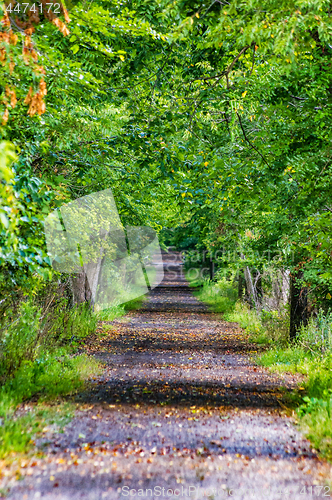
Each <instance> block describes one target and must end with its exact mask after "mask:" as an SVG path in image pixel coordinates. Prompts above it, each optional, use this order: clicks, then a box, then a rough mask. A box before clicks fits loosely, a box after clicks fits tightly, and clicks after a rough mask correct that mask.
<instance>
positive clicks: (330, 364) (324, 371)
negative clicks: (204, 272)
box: [191, 279, 332, 461]
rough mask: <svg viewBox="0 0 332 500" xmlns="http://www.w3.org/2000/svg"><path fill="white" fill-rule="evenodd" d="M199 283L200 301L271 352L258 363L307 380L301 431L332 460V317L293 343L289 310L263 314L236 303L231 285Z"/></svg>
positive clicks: (295, 397)
mask: <svg viewBox="0 0 332 500" xmlns="http://www.w3.org/2000/svg"><path fill="white" fill-rule="evenodd" d="M197 284H199V285H201V287H200V289H199V290H197V291H196V292H195V295H196V297H197V298H198V299H199V300H202V301H203V302H205V303H206V304H208V305H209V306H210V307H211V309H212V310H213V311H215V312H220V313H222V315H223V320H226V321H230V322H236V323H238V324H239V325H240V326H241V328H244V329H245V330H246V332H247V334H248V341H249V342H254V343H256V344H261V345H264V346H265V347H266V349H265V350H264V352H263V353H260V354H259V355H258V356H257V358H256V362H257V363H258V364H260V365H261V366H265V367H267V368H269V369H270V370H272V371H275V372H280V373H282V372H283V373H285V372H288V373H293V374H295V373H299V374H302V375H303V381H302V383H301V387H300V388H299V389H296V390H295V391H294V393H293V394H292V395H291V399H290V400H292V401H293V402H295V403H297V410H296V412H297V415H298V424H299V427H300V428H301V429H302V431H303V432H304V434H305V435H306V437H307V438H308V439H309V440H310V441H311V443H312V444H313V446H314V447H315V449H316V450H318V451H319V452H320V453H321V454H322V456H324V457H325V458H326V459H328V460H330V461H332V333H331V332H332V313H331V312H328V313H325V314H324V313H323V312H322V311H321V312H319V314H318V316H317V317H316V318H311V319H310V320H309V322H308V325H307V326H305V327H302V329H301V331H300V332H299V335H298V338H297V339H296V341H295V342H290V340H289V335H288V330H289V314H288V310H287V308H285V310H283V311H264V310H263V311H261V312H259V313H258V312H257V311H255V310H253V309H250V308H249V307H248V306H247V305H246V304H244V303H242V302H240V301H238V300H236V290H235V289H234V286H233V284H232V283H231V282H230V281H226V280H225V279H222V280H220V281H217V282H210V281H201V282H191V285H192V286H195V285H197ZM299 394H301V396H299Z"/></svg>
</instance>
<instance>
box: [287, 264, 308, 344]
mask: <svg viewBox="0 0 332 500" xmlns="http://www.w3.org/2000/svg"><path fill="white" fill-rule="evenodd" d="M302 277H303V272H298V273H297V274H296V275H295V276H291V277H290V327H289V337H290V339H291V340H293V339H295V338H296V337H297V335H298V332H299V329H300V328H301V325H306V324H307V323H308V318H307V302H308V291H307V288H304V287H301V285H298V284H297V279H301V278H302Z"/></svg>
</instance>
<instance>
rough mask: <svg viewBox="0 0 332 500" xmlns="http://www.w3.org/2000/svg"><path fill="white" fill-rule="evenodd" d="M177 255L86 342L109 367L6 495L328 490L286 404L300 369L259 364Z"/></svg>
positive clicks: (318, 493)
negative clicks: (194, 285) (131, 306)
mask: <svg viewBox="0 0 332 500" xmlns="http://www.w3.org/2000/svg"><path fill="white" fill-rule="evenodd" d="M176 257H177V255H176V254H173V255H170V256H169V259H170V260H169V261H167V260H166V261H165V278H164V280H163V282H162V283H161V286H159V287H158V288H157V289H155V290H154V291H153V292H152V293H151V294H150V295H149V297H148V300H147V301H146V302H145V303H144V304H143V307H142V308H141V309H140V310H138V311H135V312H132V313H130V314H128V315H126V316H124V317H123V318H120V319H117V320H114V321H112V322H109V323H107V322H103V323H102V324H101V325H100V327H99V338H100V339H101V341H100V342H99V343H98V344H92V345H91V346H90V348H89V350H90V352H92V353H93V354H94V356H95V357H96V358H97V359H98V360H100V361H101V362H102V363H104V364H105V369H104V371H103V373H102V375H101V376H99V377H96V378H95V380H93V381H92V383H91V384H89V387H88V388H87V390H86V391H85V392H84V393H80V394H78V395H76V396H75V400H74V403H75V404H76V406H77V409H76V413H75V417H74V418H73V419H72V420H71V422H70V423H69V424H68V425H67V426H66V427H65V429H64V433H55V432H54V429H52V428H50V429H46V431H45V432H44V434H43V437H42V438H39V439H37V441H36V446H37V448H38V450H43V453H44V454H43V456H38V455H37V454H36V455H35V456H34V457H31V458H29V459H27V460H26V461H25V463H23V467H20V472H19V475H20V478H21V479H20V480H19V481H17V480H16V479H15V478H14V477H13V474H12V471H13V470H14V467H15V465H14V464H13V465H12V466H11V467H9V468H8V469H6V471H5V474H3V478H2V483H3V484H2V487H3V490H2V491H6V489H7V488H8V487H9V488H10V491H9V494H8V498H11V499H19V500H30V499H34V498H45V499H71V500H76V499H77V500H78V499H84V500H92V499H93V500H94V499H103V498H105V499H116V498H125V497H126V496H129V490H131V489H133V490H135V491H132V492H131V496H130V498H133V497H135V496H136V497H148V498H159V497H167V498H175V497H186V496H187V497H189V498H197V499H203V498H214V499H217V498H223V497H224V498H226V497H227V496H230V497H232V498H236V499H242V498H243V499H247V498H256V499H260V498H266V497H267V498H269V499H271V500H274V499H279V498H285V496H286V498H287V495H288V498H292V499H297V498H299V499H300V498H301V499H305V498H318V497H322V496H328V495H329V494H330V492H329V490H328V487H325V485H326V479H327V478H328V475H329V473H330V467H329V465H328V464H326V463H325V462H323V461H322V460H320V459H319V458H318V457H317V454H316V452H315V450H313V449H312V448H311V447H310V443H309V442H308V441H307V440H306V439H304V438H303V436H302V435H301V434H300V433H299V432H298V430H297V429H296V427H295V426H294V421H293V419H292V417H291V416H290V414H291V411H289V410H287V407H288V406H289V402H290V394H291V393H293V391H294V390H297V387H298V386H299V384H300V382H301V379H300V377H298V376H295V375H288V374H282V375H278V374H272V373H270V372H268V371H267V370H265V369H263V368H260V367H257V366H255V365H254V363H253V362H252V360H251V357H252V354H253V353H254V352H255V350H256V347H255V346H254V345H250V344H248V341H247V338H246V336H245V335H244V334H243V333H242V332H241V331H240V330H239V328H238V326H237V324H235V323H226V322H223V321H221V320H220V318H219V317H218V316H217V315H216V314H213V313H211V312H209V311H208V309H207V307H206V306H205V305H204V304H202V303H201V302H198V300H197V299H195V298H194V296H193V295H192V291H191V289H190V288H189V287H188V285H187V283H186V281H185V279H184V277H183V273H182V266H181V265H180V263H179V262H174V259H175V258H176ZM21 465H22V464H21ZM16 474H17V473H16ZM320 487H322V488H320ZM324 487H325V489H324ZM154 488H155V489H154ZM163 488H164V490H163ZM147 489H150V490H152V491H146V490H147ZM140 490H141V491H140ZM171 490H172V491H171Z"/></svg>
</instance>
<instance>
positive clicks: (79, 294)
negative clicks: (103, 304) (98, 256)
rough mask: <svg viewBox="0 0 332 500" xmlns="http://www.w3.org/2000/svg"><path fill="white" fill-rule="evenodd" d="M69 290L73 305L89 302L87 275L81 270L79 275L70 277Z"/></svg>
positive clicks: (90, 296)
mask: <svg viewBox="0 0 332 500" xmlns="http://www.w3.org/2000/svg"><path fill="white" fill-rule="evenodd" d="M71 289H72V294H73V305H75V304H82V303H83V302H91V299H92V294H91V290H90V286H89V282H88V278H87V275H86V273H85V272H84V270H83V269H82V271H81V272H80V273H76V274H73V275H72V277H71Z"/></svg>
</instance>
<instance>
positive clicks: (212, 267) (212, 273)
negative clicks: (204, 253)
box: [209, 258, 214, 281]
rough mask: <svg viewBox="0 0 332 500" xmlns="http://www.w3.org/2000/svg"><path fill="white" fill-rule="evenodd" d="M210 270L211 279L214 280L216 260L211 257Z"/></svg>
mask: <svg viewBox="0 0 332 500" xmlns="http://www.w3.org/2000/svg"><path fill="white" fill-rule="evenodd" d="M209 272H210V280H211V281H212V280H213V277H214V262H213V261H212V259H211V258H210V265H209Z"/></svg>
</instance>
